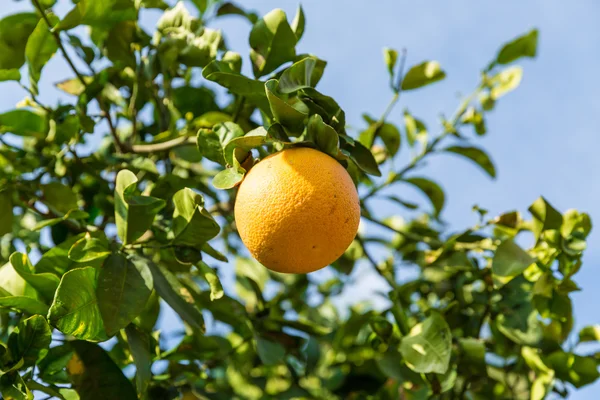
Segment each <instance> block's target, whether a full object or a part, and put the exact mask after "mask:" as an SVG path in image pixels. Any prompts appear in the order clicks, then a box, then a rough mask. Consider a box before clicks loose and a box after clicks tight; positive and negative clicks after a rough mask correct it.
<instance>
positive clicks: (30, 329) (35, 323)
mask: <svg viewBox="0 0 600 400" xmlns="http://www.w3.org/2000/svg"><path fill="white" fill-rule="evenodd" d="M51 342H52V331H51V329H50V326H49V325H48V322H47V321H46V319H45V318H44V317H42V316H41V315H34V316H32V317H29V318H27V319H25V320H23V321H21V322H19V325H17V327H16V328H15V330H14V331H13V332H12V333H11V334H10V337H9V338H8V348H9V349H10V351H11V354H12V356H13V358H14V359H15V360H19V359H23V362H24V363H23V367H25V368H26V367H31V366H33V365H35V364H37V362H38V361H39V360H41V359H42V358H44V357H45V356H46V354H48V349H49V348H50V343H51Z"/></svg>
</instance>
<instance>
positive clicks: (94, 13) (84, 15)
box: [55, 0, 137, 30]
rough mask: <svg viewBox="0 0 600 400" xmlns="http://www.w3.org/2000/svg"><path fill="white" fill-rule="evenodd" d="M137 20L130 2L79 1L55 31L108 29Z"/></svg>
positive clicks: (132, 4) (127, 0) (123, 0)
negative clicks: (124, 22)
mask: <svg viewBox="0 0 600 400" xmlns="http://www.w3.org/2000/svg"><path fill="white" fill-rule="evenodd" d="M136 18H137V12H136V9H135V6H134V3H133V1H131V0H106V1H100V2H98V1H95V0H80V1H78V2H77V4H75V7H73V8H72V9H71V11H69V12H68V13H67V15H65V17H64V18H63V19H62V20H61V21H60V22H59V23H58V25H57V26H56V28H55V29H56V30H69V29H72V28H75V27H76V26H79V25H89V26H93V27H102V28H108V27H110V26H112V25H114V24H116V23H118V22H122V21H131V20H135V19H136Z"/></svg>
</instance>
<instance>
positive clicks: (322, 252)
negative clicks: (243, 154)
mask: <svg viewBox="0 0 600 400" xmlns="http://www.w3.org/2000/svg"><path fill="white" fill-rule="evenodd" d="M235 221H236V225H237V229H238V232H239V234H240V237H241V238H242V241H243V242H244V244H245V245H246V247H247V248H248V250H249V251H250V253H251V254H252V256H253V257H254V258H256V259H257V260H258V261H259V262H260V263H261V264H263V265H264V266H265V267H267V268H269V269H271V270H273V271H277V272H284V273H308V272H312V271H316V270H318V269H321V268H323V267H325V266H327V265H329V264H330V263H332V262H333V261H335V260H337V259H338V258H339V257H340V256H341V255H342V254H343V253H344V251H345V250H346V249H347V248H348V246H349V245H350V243H352V240H353V239H354V237H355V236H356V231H357V230H358V224H359V222H360V204H359V198H358V193H357V192H356V187H355V186H354V183H353V182H352V178H350V175H349V174H348V172H347V171H346V170H345V169H344V167H343V166H342V165H340V164H339V163H338V162H337V161H336V160H335V159H333V158H332V157H330V156H328V155H327V154H325V153H322V152H320V151H318V150H314V149H310V148H305V147H299V148H292V149H287V150H283V151H280V152H278V153H275V154H271V155H270V156H268V157H266V158H265V159H264V160H262V161H260V162H259V163H258V164H256V165H254V166H253V167H252V169H251V170H250V171H249V172H248V173H247V174H246V177H245V178H244V180H243V181H242V183H241V185H240V187H239V190H238V194H237V198H236V202H235Z"/></svg>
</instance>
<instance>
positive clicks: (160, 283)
mask: <svg viewBox="0 0 600 400" xmlns="http://www.w3.org/2000/svg"><path fill="white" fill-rule="evenodd" d="M148 266H149V267H150V271H151V272H152V277H153V278H154V288H155V289H156V291H157V292H158V294H159V295H160V297H162V298H163V299H164V300H165V301H166V302H167V304H169V305H170V306H171V308H173V310H175V312H176V313H177V314H179V316H180V317H181V318H182V319H183V320H184V321H185V322H187V323H188V324H189V325H190V326H191V327H192V328H194V329H196V330H198V331H200V332H204V330H205V328H204V318H203V317H202V314H201V313H200V311H198V309H197V308H196V307H195V306H194V299H193V298H192V295H191V294H190V292H189V291H188V289H187V288H185V286H183V285H182V284H181V282H179V280H178V279H177V277H176V276H175V275H173V274H172V273H171V272H170V271H169V270H167V269H166V268H164V267H162V266H160V265H156V264H153V263H150V264H149V265H148Z"/></svg>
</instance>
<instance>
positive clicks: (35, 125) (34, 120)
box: [0, 109, 48, 139]
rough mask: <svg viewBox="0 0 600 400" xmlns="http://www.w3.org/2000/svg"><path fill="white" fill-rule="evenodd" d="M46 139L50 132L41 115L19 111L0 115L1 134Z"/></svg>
mask: <svg viewBox="0 0 600 400" xmlns="http://www.w3.org/2000/svg"><path fill="white" fill-rule="evenodd" d="M5 132H8V133H12V134H15V135H19V136H32V137H35V138H38V139H41V138H44V137H45V136H46V134H47V132H48V124H47V123H46V119H45V118H44V117H42V116H41V115H40V114H38V113H36V112H33V111H29V110H24V109H18V110H13V111H8V112H5V113H4V114H0V133H5Z"/></svg>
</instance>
